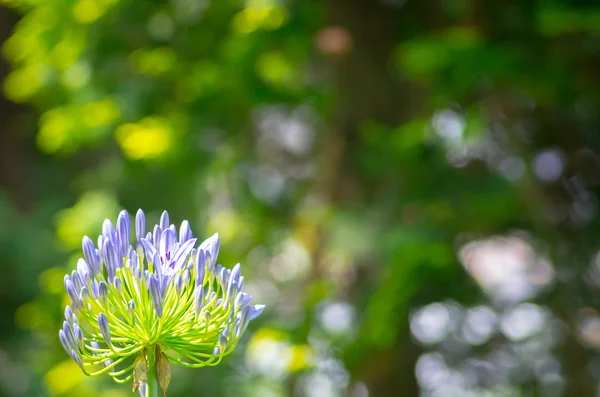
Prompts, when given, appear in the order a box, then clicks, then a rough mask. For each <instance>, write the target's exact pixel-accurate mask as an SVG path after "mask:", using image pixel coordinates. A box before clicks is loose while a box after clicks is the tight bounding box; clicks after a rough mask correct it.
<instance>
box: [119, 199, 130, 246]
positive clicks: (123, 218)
mask: <svg viewBox="0 0 600 397" xmlns="http://www.w3.org/2000/svg"><path fill="white" fill-rule="evenodd" d="M129 228H130V224H129V213H128V212H127V210H123V211H121V213H120V214H119V217H118V218H117V241H118V244H117V247H116V248H117V251H118V252H119V256H121V257H124V256H127V251H129V244H130V243H129Z"/></svg>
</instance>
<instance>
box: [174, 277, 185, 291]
mask: <svg viewBox="0 0 600 397" xmlns="http://www.w3.org/2000/svg"><path fill="white" fill-rule="evenodd" d="M173 285H174V286H175V291H176V292H177V295H181V291H182V290H183V279H182V278H181V276H180V275H179V273H175V277H173Z"/></svg>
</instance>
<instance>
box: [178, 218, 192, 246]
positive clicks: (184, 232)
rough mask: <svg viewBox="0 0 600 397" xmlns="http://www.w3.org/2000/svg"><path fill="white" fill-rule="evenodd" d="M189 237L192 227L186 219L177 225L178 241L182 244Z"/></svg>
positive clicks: (190, 236)
mask: <svg viewBox="0 0 600 397" xmlns="http://www.w3.org/2000/svg"><path fill="white" fill-rule="evenodd" d="M191 238H192V228H191V227H190V223H189V222H188V221H183V222H181V226H180V227H179V242H180V243H181V244H183V243H185V242H186V241H188V240H189V239H191Z"/></svg>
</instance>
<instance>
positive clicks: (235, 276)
mask: <svg viewBox="0 0 600 397" xmlns="http://www.w3.org/2000/svg"><path fill="white" fill-rule="evenodd" d="M241 275H242V265H240V264H239V263H238V264H237V265H235V266H234V267H233V269H231V275H230V276H229V282H230V283H231V282H232V281H235V283H236V284H239V283H240V276H241Z"/></svg>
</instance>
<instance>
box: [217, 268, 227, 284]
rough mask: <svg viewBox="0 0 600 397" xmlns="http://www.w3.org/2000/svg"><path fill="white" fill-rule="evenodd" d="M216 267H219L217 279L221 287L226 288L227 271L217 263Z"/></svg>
mask: <svg viewBox="0 0 600 397" xmlns="http://www.w3.org/2000/svg"><path fill="white" fill-rule="evenodd" d="M218 268H220V271H219V272H218V273H217V274H218V275H219V280H218V281H219V283H220V284H221V287H223V288H227V284H228V282H229V272H228V271H227V269H226V268H224V267H221V265H219V266H218Z"/></svg>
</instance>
